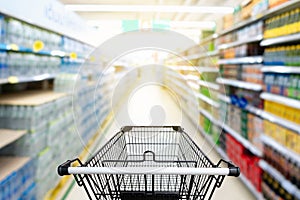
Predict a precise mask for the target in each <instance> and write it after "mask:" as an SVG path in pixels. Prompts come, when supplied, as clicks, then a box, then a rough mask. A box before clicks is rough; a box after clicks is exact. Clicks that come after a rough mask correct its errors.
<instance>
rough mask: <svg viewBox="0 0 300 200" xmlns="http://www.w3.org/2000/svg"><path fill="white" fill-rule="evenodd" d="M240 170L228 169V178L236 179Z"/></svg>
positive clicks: (235, 168) (236, 168)
mask: <svg viewBox="0 0 300 200" xmlns="http://www.w3.org/2000/svg"><path fill="white" fill-rule="evenodd" d="M240 173H241V172H240V168H239V167H229V174H228V176H235V177H238V176H239V175H240Z"/></svg>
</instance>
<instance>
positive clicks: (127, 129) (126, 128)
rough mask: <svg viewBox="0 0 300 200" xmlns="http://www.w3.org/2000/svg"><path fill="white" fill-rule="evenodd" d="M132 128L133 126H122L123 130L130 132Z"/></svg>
mask: <svg viewBox="0 0 300 200" xmlns="http://www.w3.org/2000/svg"><path fill="white" fill-rule="evenodd" d="M131 129H132V126H123V127H122V128H121V131H123V132H129V131H131Z"/></svg>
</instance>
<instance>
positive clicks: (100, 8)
mask: <svg viewBox="0 0 300 200" xmlns="http://www.w3.org/2000/svg"><path fill="white" fill-rule="evenodd" d="M66 8H67V9H69V10H72V11H78V12H162V13H220V14H227V13H233V11H234V8H233V7H226V6H172V5H168V6H164V5H98V4H67V5H66Z"/></svg>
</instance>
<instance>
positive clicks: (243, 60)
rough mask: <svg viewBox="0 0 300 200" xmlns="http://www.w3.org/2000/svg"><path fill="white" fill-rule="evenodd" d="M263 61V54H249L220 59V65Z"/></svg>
mask: <svg viewBox="0 0 300 200" xmlns="http://www.w3.org/2000/svg"><path fill="white" fill-rule="evenodd" d="M262 62H263V56H248V57H241V58H231V59H220V60H219V61H218V64H219V65H234V64H260V63H262Z"/></svg>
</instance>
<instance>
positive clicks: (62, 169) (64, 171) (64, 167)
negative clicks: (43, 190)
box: [57, 158, 82, 176]
mask: <svg viewBox="0 0 300 200" xmlns="http://www.w3.org/2000/svg"><path fill="white" fill-rule="evenodd" d="M75 161H77V162H79V164H80V165H82V163H81V161H80V160H79V159H78V158H75V159H73V160H67V161H66V162H64V163H63V164H61V165H59V166H58V167H57V173H58V175H60V176H65V175H70V174H69V171H68V168H69V167H71V164H72V163H73V162H75Z"/></svg>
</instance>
